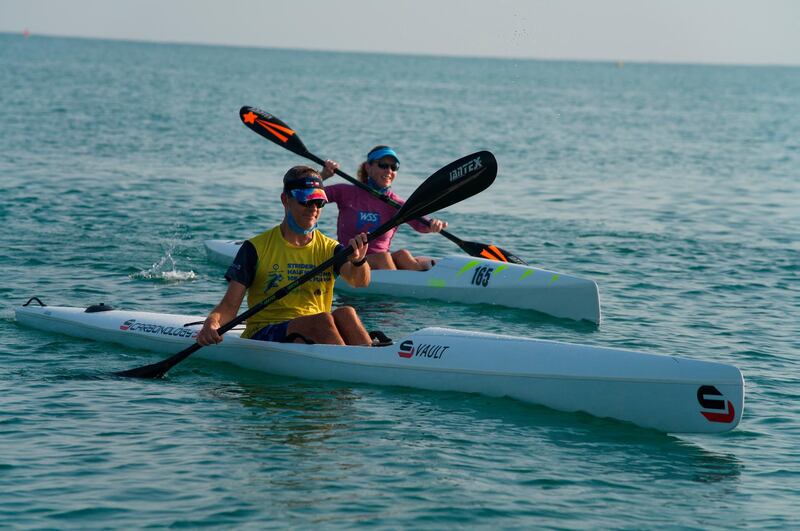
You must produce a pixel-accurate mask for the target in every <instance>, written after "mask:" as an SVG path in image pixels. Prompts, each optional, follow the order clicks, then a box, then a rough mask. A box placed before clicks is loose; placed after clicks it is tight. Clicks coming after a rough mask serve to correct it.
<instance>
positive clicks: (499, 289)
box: [205, 240, 600, 324]
mask: <svg viewBox="0 0 800 531" xmlns="http://www.w3.org/2000/svg"><path fill="white" fill-rule="evenodd" d="M241 245H242V242H241V241H236V240H206V242H205V246H206V251H207V252H208V257H209V259H210V260H212V261H214V262H216V263H219V264H222V265H229V264H230V263H231V261H232V260H233V258H234V257H235V256H236V253H237V252H238V251H239V247H240V246H241ZM335 289H336V290H338V291H340V292H345V293H353V294H375V295H390V296H393V297H414V298H417V299H437V300H443V301H447V302H459V303H466V304H497V305H500V306H509V307H511V308H522V309H526V310H536V311H538V312H541V313H545V314H547V315H552V316H555V317H563V318H567V319H574V320H576V321H580V320H586V321H591V322H593V323H597V324H599V323H600V294H599V292H598V289H597V284H596V283H595V282H594V281H592V280H587V279H585V278H580V277H576V276H572V275H566V274H563V273H556V272H554V271H548V270H546V269H539V268H536V267H531V266H523V265H517V264H510V263H506V262H496V261H493V260H487V259H485V258H475V257H472V256H466V255H450V256H445V257H443V258H437V259H436V265H434V266H433V267H432V268H431V269H429V270H428V271H389V270H378V269H374V270H372V280H371V281H370V284H369V286H368V287H366V288H353V287H352V286H350V285H349V284H348V283H347V282H345V281H343V280H341V279H340V280H337V281H336V286H335Z"/></svg>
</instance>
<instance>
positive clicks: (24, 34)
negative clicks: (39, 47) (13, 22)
mask: <svg viewBox="0 0 800 531" xmlns="http://www.w3.org/2000/svg"><path fill="white" fill-rule="evenodd" d="M22 36H23V37H25V38H26V39H27V38H28V37H30V36H31V32H30V31H28V28H25V29H24V30H22Z"/></svg>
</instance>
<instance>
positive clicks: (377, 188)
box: [367, 177, 391, 195]
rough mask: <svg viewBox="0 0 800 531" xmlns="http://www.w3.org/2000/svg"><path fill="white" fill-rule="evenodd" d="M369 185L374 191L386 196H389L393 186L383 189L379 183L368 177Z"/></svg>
mask: <svg viewBox="0 0 800 531" xmlns="http://www.w3.org/2000/svg"><path fill="white" fill-rule="evenodd" d="M367 184H369V187H370V188H372V189H373V190H377V191H379V192H380V193H382V194H384V195H386V194H388V193H389V189H390V188H391V185H389V186H386V187H384V188H381V187H380V186H378V183H376V182H375V181H373V180H372V177H367Z"/></svg>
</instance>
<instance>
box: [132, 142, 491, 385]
mask: <svg viewBox="0 0 800 531" xmlns="http://www.w3.org/2000/svg"><path fill="white" fill-rule="evenodd" d="M496 176H497V161H496V160H495V158H494V155H492V154H491V153H490V152H488V151H479V152H477V153H473V154H472V155H467V156H466V157H462V158H460V159H458V160H456V161H454V162H451V163H450V164H448V165H447V166H444V167H443V168H441V169H439V170H438V171H437V172H436V173H434V174H433V175H431V176H430V177H428V178H427V179H426V180H425V182H423V183H422V184H421V185H419V188H417V189H416V190H415V191H414V193H413V194H411V197H409V198H408V201H406V203H405V204H404V205H403V206H402V207H400V210H398V211H397V213H396V214H395V215H394V217H392V218H391V219H390V220H389V221H387V222H386V223H384V224H383V225H381V226H380V227H378V228H377V229H375V230H374V231H373V232H371V233H369V234H368V236H367V241H372V240H374V239H375V238H377V237H378V236H380V235H381V234H384V233H386V232H388V231H390V230H392V229H393V228H394V227H396V226H398V225H400V224H402V223H405V222H406V221H408V220H410V219H415V218H418V217H420V216H426V215H428V214H430V213H431V212H435V211H437V210H441V209H442V208H447V207H448V206H450V205H453V204H455V203H458V202H459V201H463V200H464V199H466V198H468V197H472V196H473V195H475V194H477V193H479V192H482V191H483V190H485V189H486V188H488V187H489V185H490V184H492V183H493V182H494V179H495V177H496ZM352 253H353V248H352V247H347V248H346V249H344V250H342V251H340V252H339V253H337V254H336V255H334V256H333V257H331V258H329V259H328V260H326V261H325V262H323V263H321V264H320V265H318V266H317V267H315V268H314V269H312V270H310V271H309V272H307V273H306V274H304V275H303V276H301V277H300V278H298V279H296V280H293V281H292V282H290V283H289V284H287V285H286V286H284V287H282V288H281V289H279V290H278V291H276V292H275V293H273V294H272V295H270V296H269V297H267V298H266V299H264V300H263V301H261V302H260V303H258V304H256V305H255V306H253V307H252V308H250V309H249V310H247V311H246V312H243V313H242V314H240V315H238V316H237V317H235V318H234V319H232V320H231V321H229V322H227V323H225V324H224V325H222V326H221V327H219V329H218V330H217V332H219V334H220V335H222V334H224V333H225V332H227V331H229V330H230V329H231V328H233V327H235V326H236V325H238V324H239V323H241V322H243V321H244V320H246V319H247V318H248V317H251V316H253V315H255V314H257V313H258V312H260V311H261V310H263V309H264V308H266V307H267V306H269V305H270V304H272V303H273V302H275V301H276V300H278V299H281V298H283V297H285V296H286V295H287V294H288V293H289V292H290V291H292V290H293V289H295V288H297V287H298V286H300V285H301V284H304V283H305V282H307V281H308V280H309V279H311V278H314V277H315V276H316V275H318V274H319V273H321V272H323V271H325V270H326V269H328V268H329V267H331V266H333V265H334V264H343V263H344V262H345V260H347V257H348V256H350V255H351V254H352ZM201 348H203V347H202V346H201V345H200V344H198V343H195V344H193V345H192V346H190V347H188V348H185V349H183V350H182V351H180V352H178V353H177V354H175V355H174V356H172V357H170V358H167V359H165V360H163V361H160V362H158V363H153V364H151V365H146V366H144V367H138V368H135V369H130V370H127V371H122V372H118V373H116V375H117V376H128V377H135V378H160V377H162V376H164V375H165V374H166V373H167V371H169V370H170V369H171V368H172V367H174V366H175V365H177V364H178V363H180V362H181V361H183V360H185V359H186V358H188V357H189V356H191V355H192V354H193V353H194V352H196V351H198V350H200V349H201Z"/></svg>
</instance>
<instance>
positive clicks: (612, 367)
mask: <svg viewBox="0 0 800 531" xmlns="http://www.w3.org/2000/svg"><path fill="white" fill-rule="evenodd" d="M97 308H98V307H97V306H95V307H90V309H97ZM107 308H108V307H107V306H106V307H100V309H101V311H91V312H87V311H86V310H85V309H84V308H68V307H57V306H44V307H42V306H23V307H19V308H17V309H16V318H17V321H19V322H20V323H22V324H23V325H26V326H31V327H34V328H37V329H41V330H45V331H50V332H57V333H61V334H67V335H71V336H76V337H83V338H88V339H93V340H98V341H111V342H116V343H120V344H122V345H125V346H128V347H135V348H142V349H147V350H152V351H156V352H161V353H164V354H174V353H176V352H178V351H180V350H183V349H184V348H185V347H187V346H189V345H190V344H192V342H194V337H195V336H196V334H197V332H198V330H199V328H200V325H199V324H192V323H197V322H198V321H202V320H203V316H196V315H194V316H193V315H170V314H161V313H148V312H134V311H119V310H107ZM240 334H241V330H237V329H234V330H231V331H230V332H228V333H227V334H226V335H225V340H224V341H223V342H222V343H221V344H220V345H215V346H210V347H205V348H201V349H200V350H198V351H197V352H196V353H195V354H194V355H195V356H197V357H202V358H208V359H211V360H217V361H225V362H228V363H232V364H235V365H238V366H240V367H244V368H247V369H253V370H258V371H263V372H266V373H270V374H276V375H283V376H291V377H297V378H307V379H313V380H338V381H345V382H355V383H365V384H375V385H392V386H405V387H413V388H420V389H430V390H437V391H461V392H468V393H480V394H484V395H488V396H496V397H501V396H506V397H511V398H515V399H517V400H521V401H523V402H529V403H532V404H539V405H543V406H547V407H550V408H552V409H555V410H559V411H567V412H574V411H583V412H586V413H590V414H592V415H595V416H598V417H607V418H612V419H617V420H621V421H627V422H631V423H633V424H636V425H639V426H643V427H646V428H653V429H656V430H660V431H663V432H667V433H716V432H724V431H728V430H731V429H733V428H734V427H735V426H736V425H737V424H738V423H739V420H740V418H741V416H742V410H743V407H744V380H743V378H742V374H741V372H740V371H739V369H737V368H736V367H734V366H731V365H726V364H723V363H715V362H707V361H698V360H692V359H686V358H677V357H674V356H662V355H654V354H645V353H642V352H635V351H631V350H622V349H614V348H604V347H595V346H589V345H576V344H570V343H560V342H555V341H545V340H538V339H526V338H520V337H512V336H504V335H497V334H487V333H479V332H462V331H458V330H451V329H447V328H424V329H422V330H418V331H416V332H413V333H411V334H409V335H407V336H405V337H402V338H399V339H397V340H396V341H395V343H394V345H390V346H385V347H354V346H335V345H306V344H296V343H291V344H289V343H273V342H267V341H256V340H252V339H242V338H241V337H240Z"/></svg>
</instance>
